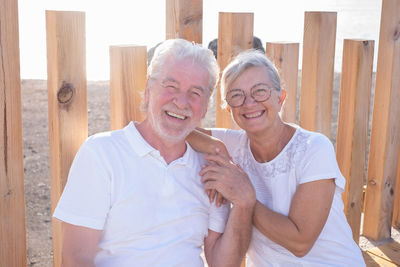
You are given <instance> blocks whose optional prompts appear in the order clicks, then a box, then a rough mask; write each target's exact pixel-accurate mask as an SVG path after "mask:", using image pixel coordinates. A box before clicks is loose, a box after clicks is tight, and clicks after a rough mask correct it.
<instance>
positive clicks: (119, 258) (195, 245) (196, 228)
mask: <svg viewBox="0 0 400 267" xmlns="http://www.w3.org/2000/svg"><path fill="white" fill-rule="evenodd" d="M202 158H203V157H202V155H200V154H198V153H196V152H195V151H193V149H192V148H191V147H190V146H189V145H188V144H187V150H186V152H185V154H184V155H183V157H181V158H179V159H177V160H175V161H174V162H172V163H170V164H169V165H167V164H166V162H165V161H164V159H163V158H162V157H161V156H160V154H159V152H158V151H157V150H155V149H154V148H153V147H151V146H150V145H149V144H148V143H147V142H146V141H145V140H144V139H143V137H142V136H141V135H140V133H139V132H138V131H137V129H136V127H135V125H134V123H132V122H131V123H130V124H129V125H128V126H126V127H125V128H124V129H122V130H117V131H112V132H107V133H101V134H96V135H94V136H91V137H89V138H88V139H87V140H86V142H85V143H84V144H83V145H82V147H81V148H80V150H79V152H78V153H77V155H76V157H75V159H74V162H73V164H72V167H71V170H70V173H69V177H68V182H67V184H66V186H65V190H64V192H63V194H62V196H61V198H60V201H59V203H58V206H57V208H56V210H55V212H54V217H56V218H58V219H60V220H62V221H65V222H67V223H70V224H74V225H80V226H85V227H89V228H92V229H98V230H103V235H102V238H101V241H100V244H99V247H100V249H101V250H100V251H99V252H98V253H97V255H96V258H95V263H96V266H118V267H119V266H203V262H202V259H201V257H200V253H201V247H202V245H203V241H204V238H205V237H206V235H207V233H208V229H211V230H213V231H215V232H221V233H222V232H223V231H224V228H225V223H226V220H227V217H228V212H229V208H228V207H227V206H225V207H222V208H217V207H215V205H214V204H212V205H211V204H210V203H209V200H208V197H207V195H206V194H205V192H204V188H203V185H202V183H201V177H200V176H199V175H198V173H199V171H200V169H201V167H200V166H201V162H203V161H204V160H203V159H202Z"/></svg>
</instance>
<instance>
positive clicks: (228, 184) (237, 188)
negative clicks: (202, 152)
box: [200, 151, 256, 208]
mask: <svg viewBox="0 0 400 267" xmlns="http://www.w3.org/2000/svg"><path fill="white" fill-rule="evenodd" d="M205 159H206V160H207V162H208V165H207V166H205V167H204V168H203V169H202V170H201V171H200V175H201V176H202V182H203V184H204V188H205V189H206V190H216V191H217V192H218V195H220V194H222V196H223V197H224V198H226V199H227V200H229V201H230V202H231V203H232V204H233V205H237V206H239V207H246V208H248V207H254V205H255V203H256V194H255V191H254V188H253V186H252V184H251V182H250V179H249V177H248V176H247V174H246V173H245V172H244V171H243V170H242V168H241V167H240V166H238V165H236V164H234V163H233V162H232V160H231V159H230V157H229V156H227V155H223V154H221V153H220V152H219V151H217V153H216V154H207V155H206V156H205ZM217 202H218V200H217Z"/></svg>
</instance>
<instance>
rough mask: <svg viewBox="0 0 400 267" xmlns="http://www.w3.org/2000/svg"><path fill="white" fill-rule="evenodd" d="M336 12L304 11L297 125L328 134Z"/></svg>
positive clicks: (329, 127) (329, 129)
mask: <svg viewBox="0 0 400 267" xmlns="http://www.w3.org/2000/svg"><path fill="white" fill-rule="evenodd" d="M336 19H337V14H336V12H305V19H304V40H303V67H302V78H301V92H300V125H301V126H302V127H303V128H305V129H307V130H311V131H318V132H321V133H323V134H325V135H326V136H328V137H330V134H331V133H330V131H331V116H332V90H333V74H334V68H333V65H334V56H335V39H336Z"/></svg>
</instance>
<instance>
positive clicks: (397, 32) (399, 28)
mask: <svg viewBox="0 0 400 267" xmlns="http://www.w3.org/2000/svg"><path fill="white" fill-rule="evenodd" d="M399 38H400V22H399V24H397V26H396V29H395V30H394V34H393V40H395V41H397V40H398V39H399Z"/></svg>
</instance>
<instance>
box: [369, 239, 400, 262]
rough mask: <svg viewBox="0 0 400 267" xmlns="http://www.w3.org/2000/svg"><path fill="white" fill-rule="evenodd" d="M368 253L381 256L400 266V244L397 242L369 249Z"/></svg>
mask: <svg viewBox="0 0 400 267" xmlns="http://www.w3.org/2000/svg"><path fill="white" fill-rule="evenodd" d="M368 253H370V254H373V255H375V256H377V257H380V258H382V259H384V260H386V261H388V262H390V263H392V264H394V265H395V266H400V244H399V243H396V242H391V243H387V244H384V245H381V246H379V247H374V248H371V249H368Z"/></svg>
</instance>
